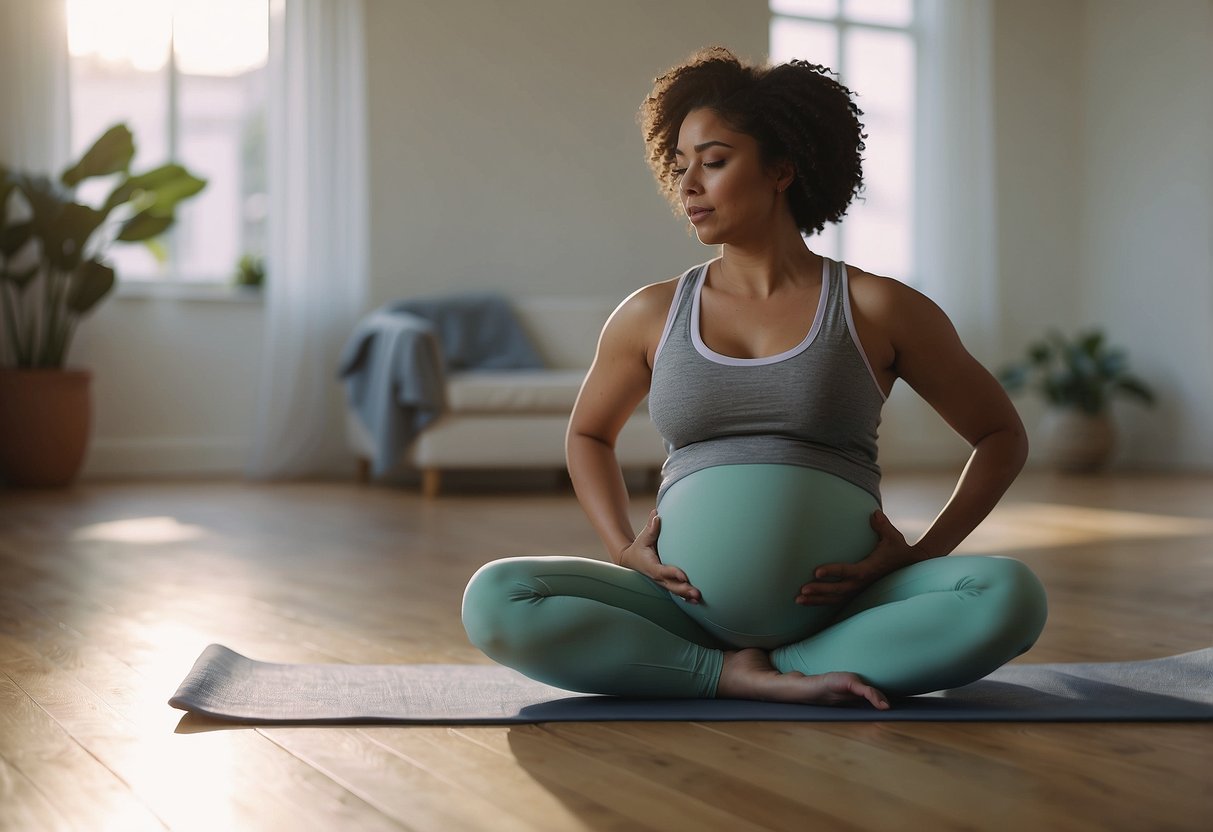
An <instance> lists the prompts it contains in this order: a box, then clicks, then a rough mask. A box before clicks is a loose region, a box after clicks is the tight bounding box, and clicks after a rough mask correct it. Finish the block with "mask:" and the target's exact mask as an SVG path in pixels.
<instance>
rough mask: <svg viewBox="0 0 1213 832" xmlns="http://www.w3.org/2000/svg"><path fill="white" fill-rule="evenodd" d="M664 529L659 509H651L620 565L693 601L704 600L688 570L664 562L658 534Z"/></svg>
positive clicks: (623, 553)
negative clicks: (658, 545) (689, 577)
mask: <svg viewBox="0 0 1213 832" xmlns="http://www.w3.org/2000/svg"><path fill="white" fill-rule="evenodd" d="M660 533H661V517H660V516H658V514H657V509H653V510H652V511H651V512H649V522H648V523H646V524H645V526H644V528H643V529H641V530H640V534H638V535H636V539H635V540H633V541H632V544H631V545H630V546H628V547H627V548H626V549H624V550H623V552H621V553H620V556H619V565H620V566H626V567H627V568H628V569H632V570H634V571H636V572H639V573H640V574H641V575H645V576H646V577H648V578H649V579H650V580H652V581H654V582H656V583H658V584H660V585H661V586H662V587H664V588H665V589H667V590H669V591H670V592H672V593H674V594H675V595H677V596H678V597H680V598H685V599H686V600H687V601H689V602H690V603H692V604H698V603H699V602H700V601H701V600H702V596H701V595H700V594H699V590H698V589H696V588H695V587H693V586H691V584H690V580H689V579H688V578H687V573H685V572H683V571H682V570H681V569H679V568H678V567H677V566H669V565H668V564H664V563H662V562H661V558H660V557H658V556H657V536H658V535H659V534H660Z"/></svg>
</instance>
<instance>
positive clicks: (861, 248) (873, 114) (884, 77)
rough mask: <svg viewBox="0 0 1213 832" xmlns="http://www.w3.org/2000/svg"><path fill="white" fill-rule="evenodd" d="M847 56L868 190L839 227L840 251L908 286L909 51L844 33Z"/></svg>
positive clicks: (883, 39) (885, 39)
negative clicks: (859, 115)
mask: <svg viewBox="0 0 1213 832" xmlns="http://www.w3.org/2000/svg"><path fill="white" fill-rule="evenodd" d="M846 56H847V66H846V72H845V76H846V79H845V80H846V83H847V85H848V86H849V87H851V88H852V89H853V90H854V91H855V92H856V93H857V96H858V97H857V101H858V103H859V106H860V108H861V109H862V110H863V111H864V116H863V121H864V125H865V127H866V130H867V134H868V138H867V141H866V145H867V147H866V150H865V151H864V183H865V185H866V188H865V191H864V193H863V195H862V196H863V198H862V199H861V200H857V201H856V203H855V204H854V205H853V206H852V208H851V210H850V211H849V212H848V214H847V217H846V219H845V220H844V221H843V223H842V225H843V228H842V241H843V251H844V252H845V255H846V257H847V258H848V259H849V260H852V261H854V262H855V264H856V265H858V266H860V267H862V268H865V269H868V270H870V271H874V272H877V273H880V274H885V275H888V276H890V277H896V278H899V279H903V280H907V281H910V280H912V278H913V275H912V274H911V272H910V270H911V268H912V263H913V260H912V255H913V251H912V229H911V227H910V209H911V197H912V189H913V167H912V162H913V113H914V44H913V41H912V39H911V37H910V36H909V35H907V34H902V33H898V32H881V31H875V30H870V29H869V30H865V29H862V28H855V29H849V30H848V31H847V34H846Z"/></svg>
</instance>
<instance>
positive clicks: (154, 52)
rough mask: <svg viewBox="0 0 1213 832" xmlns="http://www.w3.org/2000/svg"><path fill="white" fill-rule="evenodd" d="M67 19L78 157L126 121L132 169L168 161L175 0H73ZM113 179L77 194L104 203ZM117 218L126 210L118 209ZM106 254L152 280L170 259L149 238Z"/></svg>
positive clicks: (124, 271) (121, 269) (129, 273)
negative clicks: (163, 259)
mask: <svg viewBox="0 0 1213 832" xmlns="http://www.w3.org/2000/svg"><path fill="white" fill-rule="evenodd" d="M67 24H68V49H69V54H70V56H71V69H70V73H71V74H70V81H69V83H70V85H71V152H72V159H73V160H75V159H78V158H80V156H81V155H82V154H83V153H84V152H85V151H86V150H88V148H89V147H91V146H92V144H93V142H95V141H96V140H97V139H98V138H99V137H100V136H101V134H102V133H104V132H105V131H106V130H107V129H109V128H110V127H112V126H113V125H115V124H117V123H118V122H125V123H126V125H127V126H128V127H130V129H131V132H132V133H133V134H134V137H135V158H134V160H133V161H132V163H131V169H132V170H133V171H134V172H136V173H142V172H144V171H147V170H150V169H151V168H154V167H158V166H160V165H162V164H164V163H165V162H166V161H168V157H169V146H168V145H169V136H168V126H169V113H168V49H169V34H170V31H171V15H170V10H169V7H168V4H166V3H163V2H160V0H110V2H96V0H68V2H67ZM55 173H56V174H57V173H58V171H55ZM114 179H115V177H106V178H104V179H89V180H86V181H85V182H83V183H82V184H81V185H80V187H79V188H78V190H77V198H78V199H79V200H80V201H81V202H84V203H86V204H89V205H99V204H100V203H102V202H103V201H104V200H105V198H106V196H108V194H109V192H110V190H111V189H112V188H113V186H114V184H115V183H114ZM114 219H115V220H118V219H120V217H118V215H117V214H115V215H114ZM106 257H107V258H108V259H109V261H110V262H111V263H112V265H113V266H114V268H115V270H116V271H117V272H118V275H119V277H120V278H127V279H131V278H134V279H144V280H146V279H152V278H159V277H163V276H164V275H165V274H166V269H167V266H166V264H165V263H164V262H161V261H158V260H157V258H156V257H154V256H153V255H152V253H151V251H150V250H149V249H148V248H147V247H146V246H143V245H138V244H135V245H128V244H125V243H122V244H118V245H115V246H111V247H110V248H109V249H108V250H107V252H106Z"/></svg>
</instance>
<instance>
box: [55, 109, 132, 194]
mask: <svg viewBox="0 0 1213 832" xmlns="http://www.w3.org/2000/svg"><path fill="white" fill-rule="evenodd" d="M134 157H135V139H134V137H133V136H132V135H131V131H130V128H128V127H127V126H126V125H125V124H115V125H114V126H113V127H111V128H110V129H109V130H106V131H105V133H104V134H102V136H101V138H99V139H97V141H96V142H94V143H93V146H92V147H90V148H89V149H88V151H87V152H86V153H85V154H84V156H83V157H81V159H80V161H79V162H77V163H76V164H75V165H74V166H72V167H70V168H68V169H67V170H65V171H64V172H63V175H62V176H61V177H60V181H61V182H63V184H64V185H67V186H68V187H69V188H73V187H75V186H76V185H77V184H78V183H79V182H80V181H81V180H84V179H88V178H89V177H92V176H108V175H109V174H111V173H122V172H125V171H126V170H127V169H128V168H130V164H131V159H133V158H134Z"/></svg>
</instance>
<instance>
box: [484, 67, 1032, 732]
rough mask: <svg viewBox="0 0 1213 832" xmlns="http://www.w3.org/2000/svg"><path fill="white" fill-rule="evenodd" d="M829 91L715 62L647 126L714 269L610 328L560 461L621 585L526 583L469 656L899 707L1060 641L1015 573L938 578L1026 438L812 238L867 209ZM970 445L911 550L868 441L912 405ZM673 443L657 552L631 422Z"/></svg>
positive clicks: (944, 349) (844, 102)
mask: <svg viewBox="0 0 1213 832" xmlns="http://www.w3.org/2000/svg"><path fill="white" fill-rule="evenodd" d="M827 72H828V70H826V69H825V68H824V67H819V66H815V65H812V64H809V63H807V62H803V61H792V62H790V63H788V64H782V65H779V66H775V67H754V66H748V65H744V64H742V63H741V62H740V61H738V60H737V58H736V57H735V56H734V55H733V54H732V53H730V52H729V51H728V50H726V49H723V48H720V47H713V48H709V49H705V50H701V51H700V52H698V53H696V54H695V55H694V56H692V57H691V59H689V60H688V61H687V62H686V63H684V64H682V65H680V66H677V67H674V68H673V69H671V70H669V71H668V72H666V73H665V74H664V75H662V76H661V77H659V78H658V79H657V81H656V83H655V86H654V89H653V91H652V93H651V94H650V95H649V96H648V98H647V99H646V100H645V102H644V104H643V105H642V108H641V114H640V115H641V121H642V127H643V131H644V136H645V142H646V146H647V151H648V160H649V164H650V167H651V168H652V170H653V173H654V175H655V176H656V178H657V182H658V185H659V187H660V188H661V190H662V191H663V192H664V193H665V194H666V195H667V196H668V197H669V199H670V200H671V202H672V204H673V205H674V206H675V207H676V210H677V211H679V212H680V213H682V212H685V215H686V216H687V217H688V219H689V221H690V222H691V223H692V224H693V225H694V228H695V232H696V234H697V235H698V238H699V240H700V242H702V243H704V244H705V245H713V246H720V256H718V257H716V258H714V259H712V260H710V261H708V262H706V263H703V264H700V265H698V266H695V267H693V268H691V269H689V270H687V271H686V272H685V273H683V274H682V275H681V276H679V277H676V278H674V279H671V280H666V281H663V282H659V283H654V284H652V285H649V286H645V287H644V288H642V289H640V290H638V291H637V292H635V293H633V294H632V295H631V296H630V297H628V298H627V299H626V300H625V301H624V302H623V303H622V304H621V305H620V306H619V308H618V309H617V310H616V311H615V313H614V314H613V315H612V316H611V317H610V319H609V320H608V321H607V323H606V326H605V327H604V329H603V332H602V336H601V338H600V340H599V344H598V351H597V355H596V357H595V359H594V363H593V366H592V367H591V369H590V372H589V374H588V376H587V377H586V380H585V383H584V385H583V386H582V389H581V393H580V395H579V396H578V399H577V403H576V406H575V407H574V409H573V414H572V418H571V420H570V423H569V430H568V437H567V452H568V465H569V472H570V474H571V476H572V480H573V484H574V487H575V489H576V492H577V497H578V499H579V500H580V502H581V505H582V507H583V508H584V509H585V511H586V514H587V515H588V516H589V519H590V521H591V522H592V523H593V525H594V528H595V529H596V530H597V532H598V534H599V536H600V537H601V538H602V540H603V542H604V544H605V545H606V549H607V552H608V553H609V555H610V557H611V561H612V562H611V563H606V562H603V561H598V560H592V559H589V558H579V557H563V556H548V557H516V558H504V559H501V560H496V561H493V562H491V563H488V564H486V565H485V566H483V567H481V568H480V569H479V570H478V571H477V572H476V574H475V575H473V577H472V579H471V581H470V582H469V583H468V586H467V589H466V591H465V593H464V598H463V622H464V627H465V629H466V630H467V633H468V636H469V638H470V639H471V641H472V643H473V644H475V645H476V646H477V647H478V648H480V649H481V650H482V651H484V653H485V654H487V655H488V656H489V657H491V658H492V659H494V660H496V661H498V662H500V663H501V664H505V665H508V666H510V667H513V668H516V669H517V670H519V671H520V672H522V673H524V674H526V675H527V676H530V677H532V678H534V679H537V680H539V681H542V682H546V683H548V684H551V685H555V686H557V687H561V688H565V689H567V690H574V691H583V692H588V693H600V694H614V695H619V696H638V697H641V696H642V697H719V698H738V699H763V700H772V701H784V702H805V703H816V704H843V703H859V702H862V701H864V700H866V701H867V702H868V703H870V704H871V705H872V706H873V707H876V708H880V709H885V708H888V707H890V703H889V699H890V698H891V697H898V696H908V695H913V694H918V693H925V692H928V691H933V690H940V689H943V688H950V687H957V686H959V685H964V684H967V683H969V682H972V681H975V680H977V679H979V678H981V677H983V676H985V675H987V674H988V673H990V672H991V671H993V670H994V669H996V668H998V667H999V666H1001V665H1003V664H1005V663H1006V662H1007V661H1009V660H1010V659H1012V658H1014V657H1015V656H1017V655H1019V654H1021V653H1023V652H1024V651H1025V650H1027V649H1028V648H1029V647H1031V646H1032V644H1033V643H1034V642H1035V641H1036V638H1037V637H1038V636H1039V634H1040V632H1041V630H1042V628H1043V627H1044V621H1045V615H1046V602H1045V593H1044V589H1043V588H1042V586H1041V584H1040V581H1039V580H1038V579H1037V578H1036V576H1035V575H1033V574H1032V572H1031V571H1030V570H1029V569H1028V568H1027V567H1026V566H1024V564H1023V563H1021V562H1020V561H1018V560H1015V559H1013V558H1007V557H972V556H969V557H945V556H946V555H948V554H949V553H950V552H952V551H953V550H954V549H955V548H956V547H957V546H958V545H959V544H960V543H961V541H963V540H964V539H965V537H966V536H967V535H968V534H969V533H970V532H971V531H972V530H973V529H974V528H975V527H976V526H977V524H978V523H980V522H981V521H982V519H983V518H985V517H986V515H987V514H989V512H990V510H991V509H992V508H993V507H994V505H995V504H996V503H997V502H998V500H999V498H1000V497H1001V496H1002V495H1003V494H1004V493H1005V491H1006V489H1007V487H1008V486H1009V485H1010V484H1011V482H1012V480H1013V479H1014V478H1015V476H1016V475H1017V474H1018V473H1019V471H1020V469H1021V468H1022V467H1023V463H1024V460H1025V457H1026V455H1027V440H1026V438H1025V434H1024V429H1023V425H1022V423H1021V422H1020V420H1019V417H1018V415H1017V414H1016V412H1015V409H1014V407H1013V406H1012V404H1011V403H1010V401H1009V399H1008V398H1007V396H1006V394H1005V393H1004V392H1003V390H1002V388H1001V386H1000V385H999V384H998V382H997V381H996V380H995V379H994V378H993V377H992V376H991V375H990V374H989V372H987V371H986V370H985V369H984V368H983V367H982V366H981V365H980V364H979V363H978V362H977V361H976V360H975V359H974V358H973V357H972V356H970V355H969V354H968V352H967V351H966V350H965V348H964V346H963V345H962V344H961V342H960V340H959V339H958V337H957V335H956V331H955V329H954V327H953V326H952V324H951V322H950V321H949V320H948V318H947V317H946V316H945V315H944V313H943V312H942V311H941V310H940V309H939V307H938V306H936V305H935V304H934V303H932V302H931V301H930V300H929V299H927V298H926V297H924V296H923V295H922V294H920V293H918V292H916V291H915V290H913V289H911V288H909V287H908V286H906V285H904V284H902V283H900V282H898V281H896V280H892V279H890V278H887V277H880V276H877V275H873V274H869V273H867V272H864V271H863V270H861V269H860V268H858V267H857V266H855V265H853V264H844V263H841V262H837V261H834V260H831V259H829V258H827V257H822V256H820V255H818V254H815V253H814V252H813V251H812V250H811V249H809V248H807V247H806V244H805V237H806V236H808V235H812V234H815V233H818V232H820V231H821V230H822V228H823V227H824V225H825V223H827V222H837V221H839V220H840V219H841V218H842V217H843V215H844V214H845V213H846V209H847V207H848V205H849V204H850V202H851V200H852V198H853V197H854V196H855V194H856V193H857V192H858V191H859V190H860V188H861V185H862V172H861V168H860V151H861V150H863V148H864V145H863V133H862V130H863V126H862V124H860V122H859V120H858V117H859V116H860V115H862V112H861V111H860V110H859V108H858V107H857V106H856V105H855V104H854V102H853V101H852V98H851V96H852V93H851V92H850V90H848V89H847V88H846V87H844V86H842V85H840V84H839V83H838V82H837V81H835V80H833V79H832V78H831V77H830V76H829V75H828V74H827ZM899 378H900V379H902V380H904V381H905V383H906V384H908V385H910V387H912V388H913V389H914V390H915V391H916V392H917V393H918V394H919V395H920V396H922V397H923V399H925V400H926V401H927V402H928V403H929V404H930V405H931V406H932V407H933V408H934V409H935V410H936V411H937V412H938V413H939V414H940V416H941V417H942V418H943V419H944V420H945V421H946V422H947V423H948V424H949V425H950V426H951V427H952V428H953V429H954V430H955V431H956V432H957V433H959V434H960V435H961V436H963V437H964V438H965V439H966V440H967V441H968V442H969V443H970V445H971V446H972V447H973V453H972V456H971V458H970V459H969V463H968V465H967V466H966V467H965V469H964V473H963V474H962V475H961V478H960V482H959V483H958V485H957V487H956V490H955V492H954V493H953V495H952V498H951V499H950V500H949V502H948V504H947V505H946V506H945V507H944V508H943V510H942V511H941V512H940V514H939V516H938V517H937V518H936V519H935V521H934V522H933V523H932V525H931V527H930V528H929V529H928V530H927V532H926V533H925V534H924V535H923V536H922V537H921V539H919V540H918V541H917V542H916V543H914V544H913V545H910V544H908V543H907V542H906V540H905V538H904V537H903V536H902V535H901V534H900V533H899V532H898V531H897V529H896V528H895V527H894V526H893V525H892V523H891V522H890V521H889V519H888V518H887V517H886V516H885V515H884V514H883V513H882V512H881V511H880V504H881V501H880V500H881V498H880V468H879V466H878V465H877V448H876V438H877V427H878V425H879V423H880V412H881V407H882V405H883V404H884V402H885V400H886V399H887V397H888V395H889V391H890V390H891V389H892V386H893V383H894V382H895V381H896V380H897V379H899ZM646 395H647V396H648V398H649V411H650V413H651V415H652V418H653V422H654V424H655V425H656V427H657V429H658V431H659V432H660V433H661V435H662V437H663V438H664V439H665V442H666V446H667V449H668V451H669V458H668V460H667V461H666V464H665V467H664V468H663V470H662V483H661V486H660V489H659V490H658V494H657V500H656V509H654V510H653V512H652V513H651V514H650V516H649V519H648V522H647V524H646V525H645V527H644V528H643V529H642V530H641V531H640V533H639V534H635V533H633V532H632V526H631V524H630V521H629V519H628V513H627V511H628V494H627V490H626V488H625V485H624V480H623V477H622V474H621V472H620V468H619V464H618V461H617V459H616V457H615V453H614V442H615V438H616V437H617V436H618V434H619V431H620V429H621V428H622V426H623V424H624V422H625V421H626V420H627V418H628V417H629V415H630V414H631V413H632V412H633V410H634V409H635V408H636V406H637V405H638V404H639V403H640V402H641V400H642V399H644V397H645V396H646Z"/></svg>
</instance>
